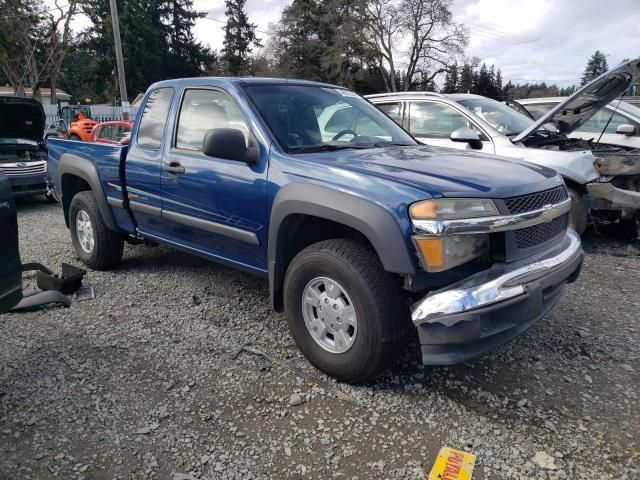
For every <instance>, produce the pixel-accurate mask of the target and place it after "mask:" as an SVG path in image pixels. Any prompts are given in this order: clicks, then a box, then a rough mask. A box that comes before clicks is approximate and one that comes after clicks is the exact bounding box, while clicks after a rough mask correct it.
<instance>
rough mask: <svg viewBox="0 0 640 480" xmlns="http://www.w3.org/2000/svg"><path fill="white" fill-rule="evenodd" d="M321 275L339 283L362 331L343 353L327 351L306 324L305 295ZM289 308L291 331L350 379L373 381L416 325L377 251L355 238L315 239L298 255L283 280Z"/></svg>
mask: <svg viewBox="0 0 640 480" xmlns="http://www.w3.org/2000/svg"><path fill="white" fill-rule="evenodd" d="M318 277H328V278H330V279H331V280H334V281H336V282H338V283H339V284H340V286H342V287H343V289H344V291H345V292H346V293H347V294H348V296H349V298H350V299H351V301H352V303H353V307H354V308H355V313H356V316H357V329H358V331H357V335H355V338H354V340H353V344H352V346H351V347H350V348H349V349H348V350H347V351H345V352H343V353H332V352H329V351H327V350H326V349H324V348H323V347H322V346H320V345H319V344H318V343H317V342H316V340H315V339H314V337H312V335H311V333H310V332H309V330H308V328H307V326H306V325H305V320H304V317H303V299H302V295H303V292H304V291H305V288H306V286H307V285H308V284H309V282H310V281H312V280H313V279H316V278H318ZM284 307H285V313H286V317H287V323H288V324H289V330H290V332H291V335H292V336H293V339H294V340H295V342H296V344H297V345H298V348H299V349H300V350H301V351H302V353H303V354H304V355H305V356H306V357H307V359H308V360H309V361H310V362H311V363H312V364H313V365H315V366H316V367H317V368H319V369H320V370H322V371H324V372H326V373H327V374H328V375H330V376H332V377H334V378H336V379H337V380H340V381H344V382H348V383H361V382H364V381H366V380H369V379H371V378H373V377H375V376H376V375H378V374H379V373H381V372H382V371H383V370H385V369H386V368H387V367H388V366H390V365H391V363H393V361H394V360H395V359H396V357H397V355H398V353H399V352H400V351H401V350H402V347H403V346H404V343H405V337H406V336H405V333H406V332H407V331H408V327H409V326H410V325H411V322H410V320H409V308H408V306H407V304H406V303H405V301H404V298H403V296H402V293H401V289H400V287H399V286H398V285H397V284H396V283H394V281H393V279H392V277H391V275H390V274H388V273H387V272H385V271H384V269H383V267H382V265H381V263H380V260H379V259H378V257H377V255H376V254H375V252H374V251H372V250H371V249H370V248H368V247H367V246H365V245H362V244H359V243H357V242H354V241H350V240H326V241H322V242H319V243H315V244H313V245H311V246H309V247H307V248H305V249H304V250H303V251H301V252H300V253H299V254H298V255H297V256H296V257H295V258H294V259H293V261H292V262H291V264H290V265H289V268H288V269H287V273H286V276H285V281H284Z"/></svg>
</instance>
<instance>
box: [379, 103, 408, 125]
mask: <svg viewBox="0 0 640 480" xmlns="http://www.w3.org/2000/svg"><path fill="white" fill-rule="evenodd" d="M376 107H378V108H379V109H380V110H382V111H383V112H384V113H386V114H387V115H389V116H390V117H391V118H393V120H394V121H395V122H396V123H400V122H401V120H402V119H401V115H402V108H400V104H399V103H382V104H378V105H376Z"/></svg>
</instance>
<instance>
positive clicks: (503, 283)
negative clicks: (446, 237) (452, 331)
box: [411, 230, 582, 327]
mask: <svg viewBox="0 0 640 480" xmlns="http://www.w3.org/2000/svg"><path fill="white" fill-rule="evenodd" d="M527 260H528V262H526V261H525V262H524V263H523V262H519V263H516V264H514V265H508V264H504V265H501V266H499V267H497V268H492V269H490V270H487V271H484V272H480V273H478V274H475V275H473V276H472V277H470V278H468V279H466V280H464V281H463V282H460V283H458V284H456V285H454V286H453V287H448V288H447V289H446V290H440V291H436V292H432V293H430V294H429V295H427V296H426V297H425V298H423V299H422V300H419V301H418V302H416V303H415V304H414V305H413V306H412V307H411V318H412V320H413V323H414V324H415V325H416V326H420V325H422V324H425V323H439V324H442V325H444V326H446V327H450V326H452V325H455V324H456V323H458V322H460V321H463V320H466V319H469V318H470V317H469V316H468V315H460V314H468V313H472V312H473V311H474V310H481V309H484V308H485V307H488V306H496V307H498V308H499V305H497V304H499V303H500V302H505V301H507V300H511V299H515V298H517V297H520V296H524V295H526V294H527V288H528V286H529V285H530V284H533V283H535V282H536V281H537V280H539V279H541V278H543V277H548V276H553V275H554V274H556V273H560V276H559V278H558V279H557V283H558V284H561V283H564V282H565V281H566V280H567V276H569V275H570V274H573V273H574V272H576V271H579V266H580V264H581V262H582V245H581V243H580V237H578V235H577V234H576V233H575V232H573V231H572V230H569V231H567V235H566V238H565V240H564V242H563V248H562V249H561V251H559V252H554V253H552V254H550V255H549V254H547V256H544V257H537V258H534V259H527ZM565 271H569V274H567V275H565V274H564V273H565ZM554 281H555V280H554Z"/></svg>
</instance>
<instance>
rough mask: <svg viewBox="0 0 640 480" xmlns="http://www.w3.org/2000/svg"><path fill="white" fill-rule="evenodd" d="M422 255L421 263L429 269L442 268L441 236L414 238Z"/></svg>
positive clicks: (436, 269) (442, 244) (443, 259)
mask: <svg viewBox="0 0 640 480" xmlns="http://www.w3.org/2000/svg"><path fill="white" fill-rule="evenodd" d="M414 241H415V244H416V247H418V251H419V252H420V255H421V256H422V263H423V264H424V265H425V266H426V267H427V268H428V269H429V270H431V271H438V270H442V269H443V268H444V261H445V258H444V252H445V249H444V240H443V239H442V238H414Z"/></svg>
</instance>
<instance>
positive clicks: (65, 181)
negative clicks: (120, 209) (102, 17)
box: [58, 153, 119, 231]
mask: <svg viewBox="0 0 640 480" xmlns="http://www.w3.org/2000/svg"><path fill="white" fill-rule="evenodd" d="M58 185H60V189H61V197H62V198H61V200H62V209H63V212H64V220H65V223H66V225H67V228H68V227H69V206H70V205H71V200H72V199H73V196H74V195H75V194H76V193H78V192H82V191H86V190H91V192H92V194H93V196H94V197H95V199H96V202H97V203H98V208H99V209H100V214H101V215H102V218H103V219H104V222H105V224H106V225H107V227H108V228H109V229H110V230H114V231H118V230H119V228H118V225H117V223H116V221H115V218H114V216H113V213H112V212H111V209H110V208H109V204H108V203H107V197H106V195H105V193H104V190H103V189H102V183H101V181H100V177H99V175H98V171H97V169H96V167H95V165H94V164H93V163H92V162H91V161H90V160H87V159H86V158H82V157H79V156H78V155H73V154H69V153H65V154H63V155H62V157H61V158H60V164H59V166H58Z"/></svg>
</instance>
